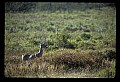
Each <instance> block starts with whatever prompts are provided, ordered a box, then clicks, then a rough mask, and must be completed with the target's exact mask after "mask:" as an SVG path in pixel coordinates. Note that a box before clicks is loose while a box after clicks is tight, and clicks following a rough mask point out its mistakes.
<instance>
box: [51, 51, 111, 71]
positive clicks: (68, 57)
mask: <svg viewBox="0 0 120 82" xmlns="http://www.w3.org/2000/svg"><path fill="white" fill-rule="evenodd" d="M96 52H98V51H96ZM96 52H92V53H93V54H91V52H90V53H81V52H71V51H69V50H68V51H65V52H64V51H63V53H62V54H60V55H57V56H54V57H53V62H54V64H55V65H58V66H59V65H64V69H65V70H69V69H78V68H79V69H88V70H89V71H92V70H95V69H97V70H98V69H101V68H102V67H107V66H109V63H105V62H104V61H103V59H102V55H101V53H97V54H96Z"/></svg>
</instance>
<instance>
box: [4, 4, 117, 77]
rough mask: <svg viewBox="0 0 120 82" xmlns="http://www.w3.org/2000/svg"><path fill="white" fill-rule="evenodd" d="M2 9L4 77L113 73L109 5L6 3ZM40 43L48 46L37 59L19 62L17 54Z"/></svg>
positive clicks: (113, 23) (111, 8)
mask: <svg viewBox="0 0 120 82" xmlns="http://www.w3.org/2000/svg"><path fill="white" fill-rule="evenodd" d="M10 4H11V5H12V9H11V7H9V6H10ZM15 4H16V5H19V4H20V5H19V7H15V6H16V5H15ZM25 4H26V5H27V6H24V5H25ZM40 4H41V5H40ZM58 4H59V5H58ZM65 4H67V5H66V6H63V5H65ZM71 4H72V5H73V6H74V7H73V9H71V6H70V5H71ZM87 4H89V5H88V6H85V5H87ZM98 4H99V6H98ZM90 5H91V6H90ZM95 5H96V6H95ZM5 7H6V13H5V59H4V66H5V71H4V75H5V77H27V78H30V77H34V78H42V77H43V78H56V77H57V78H58V77H59V78H64V77H65V78H71V77H72V78H77V77H108V78H113V77H115V70H116V69H115V65H116V63H115V62H116V9H115V8H114V7H115V6H114V4H103V3H101V4H100V3H96V4H95V3H93V4H92V3H50V2H49V3H45V2H43V3H30V2H29V3H23V2H22V3H20V2H16V3H13V2H11V3H10V2H7V3H6V4H5ZM64 7H66V8H64ZM15 8H16V10H15ZM51 8H52V9H51ZM57 8H58V10H57ZM79 8H82V9H79ZM20 9H21V10H20ZM34 9H35V11H33V10H34ZM24 11H25V12H24ZM40 43H45V44H47V45H48V46H49V47H48V48H46V49H45V50H44V53H43V57H41V58H36V59H34V60H31V61H26V62H25V61H22V60H21V56H22V54H25V53H30V54H35V53H37V52H38V51H39V44H40Z"/></svg>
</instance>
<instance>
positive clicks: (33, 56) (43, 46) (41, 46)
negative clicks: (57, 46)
mask: <svg viewBox="0 0 120 82" xmlns="http://www.w3.org/2000/svg"><path fill="white" fill-rule="evenodd" d="M45 47H47V45H43V44H41V45H40V50H39V52H38V53H37V54H31V55H30V54H24V55H22V60H23V61H27V60H32V59H34V58H36V57H42V54H43V49H44V48H45Z"/></svg>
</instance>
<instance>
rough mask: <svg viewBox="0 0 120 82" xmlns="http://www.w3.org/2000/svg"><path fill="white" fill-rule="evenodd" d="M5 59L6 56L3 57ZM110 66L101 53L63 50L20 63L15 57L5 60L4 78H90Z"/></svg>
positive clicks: (18, 58)
mask: <svg viewBox="0 0 120 82" xmlns="http://www.w3.org/2000/svg"><path fill="white" fill-rule="evenodd" d="M5 57H6V56H5ZM111 65H112V64H111V63H110V61H108V60H105V59H103V54H102V52H98V51H93V52H92V51H91V52H90V51H88V52H87V50H86V53H84V52H83V51H79V50H78V51H76V50H71V49H70V50H69V49H64V50H63V51H62V53H61V50H60V51H59V50H57V51H54V53H52V56H51V55H50V54H47V53H46V54H44V56H43V57H42V58H36V59H34V60H31V61H21V58H20V57H19V56H18V57H17V55H16V56H15V55H14V56H12V57H9V58H6V59H5V71H4V72H5V77H24V78H26V77H27V78H87V77H88V78H90V77H96V76H95V75H94V74H95V73H96V72H97V71H99V70H101V69H105V68H109V67H110V66H111Z"/></svg>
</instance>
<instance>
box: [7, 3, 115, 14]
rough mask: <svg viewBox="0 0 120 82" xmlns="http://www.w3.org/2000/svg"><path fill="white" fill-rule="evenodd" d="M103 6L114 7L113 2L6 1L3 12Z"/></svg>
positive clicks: (69, 9)
mask: <svg viewBox="0 0 120 82" xmlns="http://www.w3.org/2000/svg"><path fill="white" fill-rule="evenodd" d="M105 6H110V7H114V8H115V7H116V4H115V3H79V2H6V3H5V12H31V11H52V12H54V11H58V10H59V11H72V10H86V9H92V8H95V9H100V8H102V7H105Z"/></svg>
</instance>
